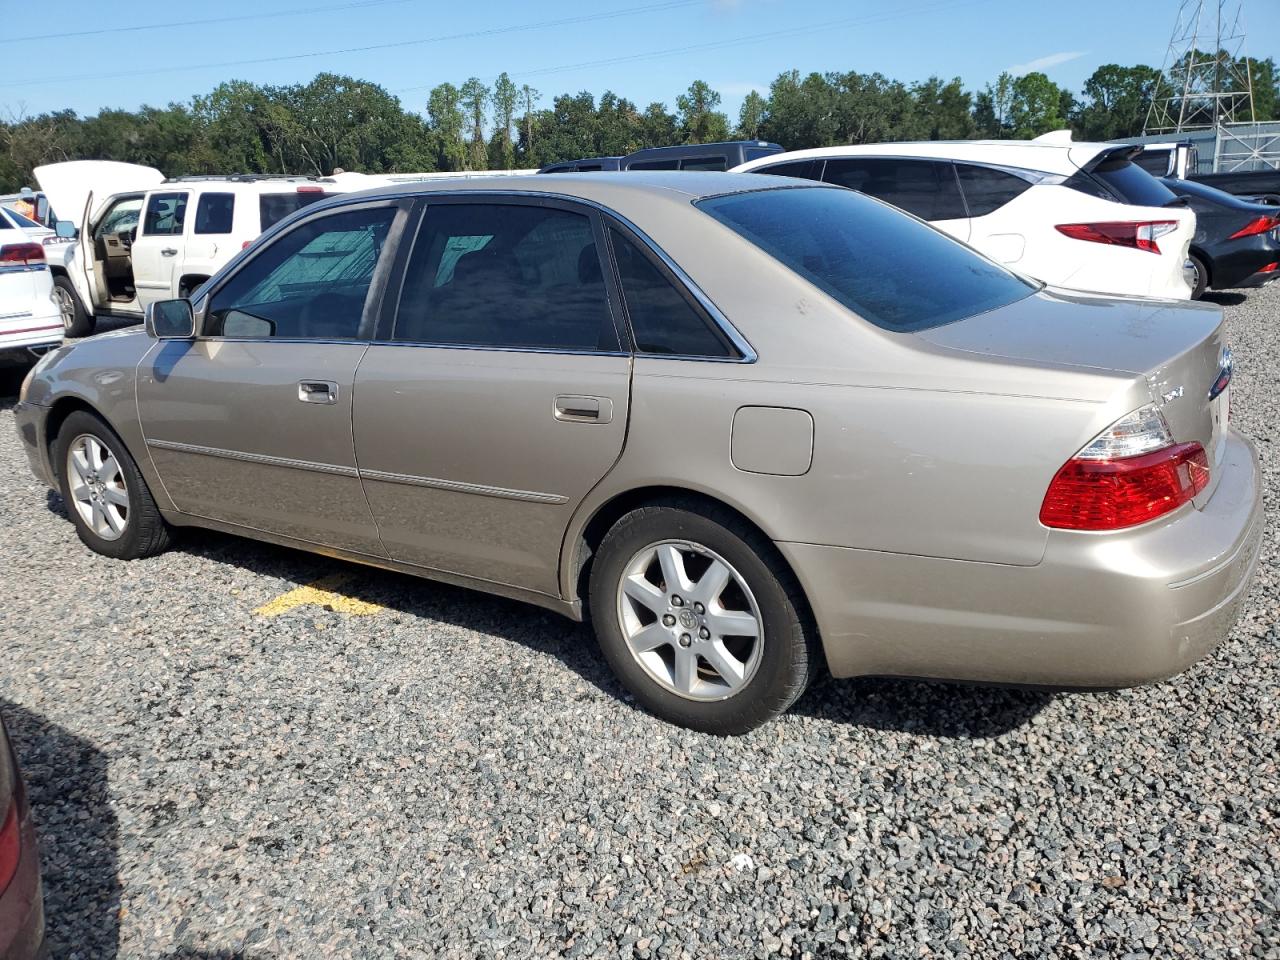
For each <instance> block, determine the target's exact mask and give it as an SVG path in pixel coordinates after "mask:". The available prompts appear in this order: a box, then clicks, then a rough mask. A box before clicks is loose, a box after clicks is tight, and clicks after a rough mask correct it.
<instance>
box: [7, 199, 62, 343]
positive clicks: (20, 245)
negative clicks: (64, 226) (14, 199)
mask: <svg viewBox="0 0 1280 960" xmlns="http://www.w3.org/2000/svg"><path fill="white" fill-rule="evenodd" d="M2 217H3V215H0V358H3V359H6V360H14V359H18V360H29V359H30V358H31V356H32V355H33V354H37V353H40V352H42V351H44V350H47V349H49V348H50V347H55V346H57V345H58V344H60V343H62V332H63V328H62V318H61V317H60V316H59V314H58V305H57V302H56V301H55V300H54V296H53V275H52V273H51V272H50V270H49V264H48V262H47V261H46V259H45V250H46V247H45V246H44V245H43V244H42V243H40V242H39V241H37V240H34V239H32V238H31V237H29V236H28V235H27V234H26V233H25V232H24V231H23V230H20V229H19V228H18V227H17V226H8V225H7V224H8V221H7V220H4V219H2Z"/></svg>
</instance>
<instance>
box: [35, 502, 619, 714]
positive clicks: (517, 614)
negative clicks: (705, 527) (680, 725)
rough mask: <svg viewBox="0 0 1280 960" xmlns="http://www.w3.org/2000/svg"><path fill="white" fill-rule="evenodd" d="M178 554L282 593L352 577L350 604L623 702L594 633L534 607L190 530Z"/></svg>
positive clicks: (59, 507)
mask: <svg viewBox="0 0 1280 960" xmlns="http://www.w3.org/2000/svg"><path fill="white" fill-rule="evenodd" d="M49 510H50V511H51V512H53V513H57V514H59V515H61V516H64V517H65V516H66V508H65V506H64V505H63V502H62V498H61V497H59V496H57V495H56V494H51V495H50V498H49ZM174 549H175V550H180V551H182V552H185V553H189V554H193V555H195V556H199V557H204V558H205V559H208V560H214V561H217V562H218V563H229V564H233V565H235V566H237V567H240V568H242V569H244V570H248V571H249V572H251V573H254V574H257V575H259V576H264V577H272V578H278V579H283V580H286V581H288V584H287V585H286V586H283V587H281V592H282V593H283V592H285V591H287V590H291V589H293V587H295V586H305V585H307V584H309V583H312V582H314V581H315V580H318V579H320V578H322V577H328V576H331V575H334V574H343V575H346V576H345V577H344V580H345V582H344V583H343V585H342V588H341V589H342V592H343V594H345V595H347V596H350V597H353V598H354V599H357V600H363V601H365V602H368V603H374V604H378V605H379V606H383V607H386V608H387V609H389V610H394V611H396V612H398V613H401V614H404V615H406V616H410V617H415V618H420V619H423V620H435V621H438V622H441V623H447V624H451V625H453V626H456V627H462V628H464V629H467V630H476V631H479V632H480V633H484V634H488V635H490V636H493V637H497V638H500V639H502V640H509V641H511V642H513V643H519V644H522V645H523V646H526V647H528V648H529V649H531V650H537V651H539V652H541V653H545V654H548V655H550V656H554V657H556V658H557V659H559V660H560V661H561V662H562V663H564V664H565V666H567V667H568V668H569V669H571V670H572V671H573V672H574V673H576V674H578V676H580V677H581V678H582V679H583V680H586V681H587V682H588V683H590V684H592V685H593V686H595V687H597V688H598V689H599V690H600V691H601V692H603V693H605V694H607V695H608V696H610V697H614V698H616V699H619V700H622V699H623V698H624V696H625V691H624V690H623V688H622V686H621V685H620V684H619V683H618V682H617V681H616V680H615V679H614V677H613V673H612V672H611V671H610V670H609V667H608V665H607V664H605V662H604V660H603V658H602V657H601V655H600V651H599V649H598V648H597V647H596V642H595V637H594V636H593V635H592V633H591V629H590V628H589V627H588V626H586V625H584V624H581V623H574V622H573V621H572V620H569V619H567V618H565V617H562V616H560V615H559V614H556V613H552V612H551V611H549V610H543V609H541V608H540V607H536V606H534V605H532V604H527V603H521V602H519V601H517V600H508V599H506V598H504V597H497V596H493V595H491V594H486V593H481V592H480V591H477V590H467V589H465V588H463V587H455V586H452V585H450V584H445V583H438V582H436V581H434V580H426V579H423V578H420V577H414V576H410V575H409V574H405V573H397V572H395V571H391V570H379V569H377V568H374V567H365V566H362V565H360V564H357V563H349V562H347V561H345V560H334V559H331V558H328V557H323V556H320V555H318V554H311V553H307V552H306V551H302V550H294V549H291V548H289V547H280V546H276V545H275V544H270V543H264V542H261V541H256V540H246V539H244V538H241V537H235V536H231V535H230V534H223V533H218V532H216V531H213V530H201V529H198V528H190V527H189V528H187V529H184V530H182V531H181V533H180V536H179V538H178V539H177V540H176V542H175V544H174ZM497 682H498V683H499V684H501V683H503V682H507V683H510V684H512V689H511V690H510V691H508V692H510V693H512V694H516V695H518V694H519V693H520V688H521V685H522V684H523V683H524V681H523V679H522V678H520V677H518V676H513V677H509V678H506V680H505V681H503V680H498V681H497ZM498 692H499V693H501V691H498ZM627 702H628V703H630V701H627Z"/></svg>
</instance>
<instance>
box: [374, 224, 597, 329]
mask: <svg viewBox="0 0 1280 960" xmlns="http://www.w3.org/2000/svg"><path fill="white" fill-rule="evenodd" d="M395 335H396V339H397V340H409V341H414V342H418V343H442V344H471V345H475V346H485V347H528V348H545V349H561V350H617V349H618V338H617V334H616V332H615V331H614V327H613V320H612V315H611V313H610V311H609V299H608V295H607V294H606V292H605V285H604V274H603V271H602V270H601V267H600V253H599V250H598V249H597V247H596V243H595V238H594V236H593V234H592V229H591V220H590V219H589V218H588V217H586V216H584V215H583V214H580V213H571V212H569V211H567V210H553V209H547V208H544V207H533V206H524V205H514V204H512V205H504V204H496V203H455V204H439V205H435V206H430V207H428V208H427V213H426V217H425V218H424V220H423V223H422V228H421V229H420V230H419V232H418V238H417V240H416V241H415V243H414V246H413V255H412V256H411V257H410V259H409V265H408V268H407V269H406V272H405V280H404V290H403V292H402V293H401V295H400V309H399V313H398V315H397V317H396V331H395Z"/></svg>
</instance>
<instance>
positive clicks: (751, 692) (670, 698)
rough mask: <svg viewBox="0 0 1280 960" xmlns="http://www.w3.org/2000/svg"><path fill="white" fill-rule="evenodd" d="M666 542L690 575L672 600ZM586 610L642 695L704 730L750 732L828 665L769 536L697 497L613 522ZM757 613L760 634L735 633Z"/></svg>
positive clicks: (627, 681)
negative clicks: (720, 583)
mask: <svg viewBox="0 0 1280 960" xmlns="http://www.w3.org/2000/svg"><path fill="white" fill-rule="evenodd" d="M667 548H671V549H672V550H674V551H675V553H676V554H678V555H679V558H680V561H681V565H682V566H683V568H684V570H683V572H684V575H685V577H686V581H692V583H691V584H690V583H688V582H686V585H685V586H684V587H681V588H680V591H681V593H680V594H677V595H676V596H675V597H673V596H672V594H673V593H676V591H669V590H668V589H667V586H666V581H667V579H668V578H667V577H666V576H665V575H664V574H663V573H662V570H663V569H664V560H663V556H661V555H659V554H658V551H660V550H661V551H663V552H664V554H665V556H666V558H667V560H666V563H667V567H666V568H667V569H670V570H672V571H675V567H673V566H670V563H671V557H672V554H671V553H669V552H667ZM648 551H653V552H654V555H653V557H652V558H650V554H649V553H648ZM717 565H720V566H719V567H718V566H717ZM725 568H727V575H726V573H725ZM641 571H644V572H641ZM713 574H714V575H713ZM679 575H680V574H679V573H678V572H677V573H675V576H677V577H678V576H679ZM720 579H724V581H725V583H724V586H722V587H720V588H719V589H717V587H716V586H714V585H712V581H717V582H718V581H719V580H720ZM624 580H625V581H626V583H627V584H628V585H629V586H628V587H627V591H626V592H625V593H624V592H623V590H624ZM638 580H639V581H643V583H638ZM685 594H687V596H686V595H685ZM637 595H642V596H643V600H640V599H637ZM703 600H705V601H706V603H702V601H703ZM590 612H591V619H592V623H593V625H594V627H595V632H596V637H597V639H598V641H599V643H600V649H601V650H602V651H603V653H604V655H605V658H606V659H607V660H608V662H609V665H610V666H611V667H612V668H613V671H614V673H615V674H616V675H617V677H618V679H619V680H621V681H622V683H623V685H624V686H626V688H627V689H628V690H629V691H630V692H631V693H632V694H633V695H634V696H635V698H636V700H637V701H638V702H639V703H640V704H641V705H642V706H644V707H645V708H646V709H648V710H649V711H650V712H652V713H654V714H656V715H657V716H659V717H661V718H662V719H664V720H667V721H669V722H671V723H674V724H678V725H680V726H682V727H688V728H690V729H692V730H699V731H702V732H704V733H713V734H718V735H721V736H725V735H730V734H739V733H746V732H747V731H749V730H752V729H754V728H755V727H758V726H760V725H761V724H762V723H765V722H766V721H769V720H772V719H773V718H774V717H777V716H778V715H779V714H781V713H783V712H784V711H786V710H787V708H789V707H790V706H791V705H792V704H793V703H795V701H796V700H797V699H798V698H799V697H800V695H801V694H802V693H803V692H804V690H805V687H806V686H807V685H808V683H809V681H810V679H811V678H812V676H813V674H814V672H815V670H816V669H817V665H818V664H819V663H820V662H821V660H820V653H819V651H818V644H817V642H816V638H817V631H816V629H814V628H813V627H812V626H811V624H810V617H809V613H808V606H807V604H806V603H805V601H804V597H803V595H802V593H801V591H800V587H799V585H798V584H797V583H796V582H795V580H794V578H793V577H792V576H791V574H790V571H789V570H787V569H786V565H785V563H784V562H783V560H782V558H781V557H780V556H779V555H778V554H777V550H776V549H775V548H774V546H773V544H772V543H770V542H769V541H768V540H767V539H766V538H765V537H763V536H762V535H761V534H760V533H759V532H758V531H757V530H755V529H754V528H753V527H751V526H750V525H748V524H747V523H745V522H744V521H742V520H741V519H740V518H739V517H738V516H737V515H736V514H734V513H732V512H731V511H729V510H727V509H724V508H717V507H714V506H706V505H703V504H701V503H696V502H692V501H688V502H686V501H672V502H668V503H661V504H655V505H652V506H645V507H640V508H638V509H636V510H633V511H631V512H630V513H628V514H626V515H625V516H623V517H622V518H621V519H620V520H618V522H617V523H616V524H614V526H613V527H612V528H611V529H610V530H609V532H608V533H607V534H606V535H605V537H604V540H603V541H602V542H601V544H600V548H599V550H598V551H597V552H596V556H595V558H594V560H593V561H592V566H591V574H590ZM734 614H736V617H735V616H734ZM664 618H665V619H664ZM730 618H732V619H730ZM744 618H746V619H744ZM749 619H754V622H755V624H756V626H757V628H756V633H757V636H756V638H755V639H754V640H752V639H751V638H750V637H749V636H746V635H737V634H734V633H733V632H732V629H733V626H734V625H735V624H736V625H738V626H742V625H745V624H747V623H748V621H749ZM723 625H729V627H730V629H729V630H726V629H725V627H724V626H723ZM713 628H714V630H715V632H712V629H713ZM686 631H687V632H686ZM640 634H643V636H640ZM651 645H652V646H651ZM646 648H647V649H646ZM682 648H683V650H682ZM704 652H705V653H706V654H708V656H709V657H710V659H705V658H704V657H703V656H702V653H704ZM691 654H692V656H691ZM726 655H728V656H729V657H731V658H732V662H730V660H728V659H726ZM713 660H714V661H715V662H718V663H719V664H721V665H727V667H728V669H725V668H724V666H721V667H717V666H714V665H713ZM690 664H693V665H694V666H693V667H690ZM726 678H728V679H726ZM681 691H683V692H681Z"/></svg>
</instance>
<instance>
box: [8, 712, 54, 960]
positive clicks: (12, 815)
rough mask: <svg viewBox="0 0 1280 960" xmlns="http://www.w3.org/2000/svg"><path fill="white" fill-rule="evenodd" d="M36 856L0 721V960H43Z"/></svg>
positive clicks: (19, 784) (19, 783) (14, 759)
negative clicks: (1, 958)
mask: <svg viewBox="0 0 1280 960" xmlns="http://www.w3.org/2000/svg"><path fill="white" fill-rule="evenodd" d="M44 956H45V953H44V897H43V895H42V892H41V889H40V855H39V851H38V850H37V849H36V833H35V826H34V823H33V822H32V817H31V808H30V805H29V804H28V803H27V792H26V788H25V786H23V783H22V775H21V773H20V772H19V771H18V760H17V757H16V756H14V753H13V748H12V747H11V746H10V744H9V738H8V732H7V731H6V730H5V728H4V721H3V719H0V957H4V958H5V960H36V958H37V957H44Z"/></svg>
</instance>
